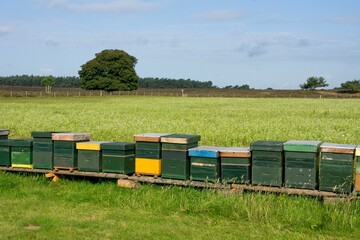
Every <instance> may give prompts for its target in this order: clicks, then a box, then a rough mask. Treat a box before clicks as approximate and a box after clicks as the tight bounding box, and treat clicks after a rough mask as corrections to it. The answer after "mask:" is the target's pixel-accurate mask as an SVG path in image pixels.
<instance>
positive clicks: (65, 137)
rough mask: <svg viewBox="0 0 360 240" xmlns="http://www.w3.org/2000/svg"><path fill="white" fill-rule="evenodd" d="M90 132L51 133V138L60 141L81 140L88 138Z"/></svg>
mask: <svg viewBox="0 0 360 240" xmlns="http://www.w3.org/2000/svg"><path fill="white" fill-rule="evenodd" d="M90 138H91V134H90V133H74V132H72V133H53V134H52V140H61V141H81V140H90Z"/></svg>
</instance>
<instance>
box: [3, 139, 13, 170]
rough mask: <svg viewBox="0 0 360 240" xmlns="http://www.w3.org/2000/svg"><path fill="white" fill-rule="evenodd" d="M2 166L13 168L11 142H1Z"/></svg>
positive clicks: (5, 140) (7, 140)
mask: <svg viewBox="0 0 360 240" xmlns="http://www.w3.org/2000/svg"><path fill="white" fill-rule="evenodd" d="M0 166H5V167H10V166H11V140H10V139H4V140H0Z"/></svg>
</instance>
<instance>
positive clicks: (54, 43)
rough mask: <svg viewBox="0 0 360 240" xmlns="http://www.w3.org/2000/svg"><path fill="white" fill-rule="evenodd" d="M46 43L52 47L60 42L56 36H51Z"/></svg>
mask: <svg viewBox="0 0 360 240" xmlns="http://www.w3.org/2000/svg"><path fill="white" fill-rule="evenodd" d="M45 44H46V45H48V46H51V47H57V46H58V45H59V42H58V41H57V40H56V39H55V38H53V37H50V38H47V39H46V41H45Z"/></svg>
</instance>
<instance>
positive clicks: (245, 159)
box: [219, 147, 251, 184]
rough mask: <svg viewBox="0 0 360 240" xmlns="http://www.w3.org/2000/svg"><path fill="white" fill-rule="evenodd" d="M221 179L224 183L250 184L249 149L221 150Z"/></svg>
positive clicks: (232, 148)
mask: <svg viewBox="0 0 360 240" xmlns="http://www.w3.org/2000/svg"><path fill="white" fill-rule="evenodd" d="M219 152H220V162H221V179H222V180H224V181H225V182H234V183H243V184H249V183H250V179H251V178H250V166H251V149H250V148H236V147H228V148H221V149H220V150H219Z"/></svg>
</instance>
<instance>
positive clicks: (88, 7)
mask: <svg viewBox="0 0 360 240" xmlns="http://www.w3.org/2000/svg"><path fill="white" fill-rule="evenodd" d="M49 4H50V5H51V6H52V7H55V8H62V9H66V10H69V11H75V12H98V13H121V14H131V13H137V12H143V11H147V10H151V9H153V8H156V7H157V6H158V4H157V3H151V2H145V1H141V0H117V1H110V2H109V1H84V2H79V3H71V2H69V1H67V0H52V1H49Z"/></svg>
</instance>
